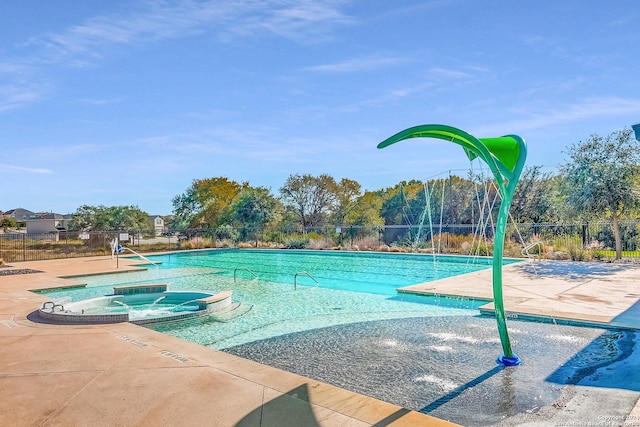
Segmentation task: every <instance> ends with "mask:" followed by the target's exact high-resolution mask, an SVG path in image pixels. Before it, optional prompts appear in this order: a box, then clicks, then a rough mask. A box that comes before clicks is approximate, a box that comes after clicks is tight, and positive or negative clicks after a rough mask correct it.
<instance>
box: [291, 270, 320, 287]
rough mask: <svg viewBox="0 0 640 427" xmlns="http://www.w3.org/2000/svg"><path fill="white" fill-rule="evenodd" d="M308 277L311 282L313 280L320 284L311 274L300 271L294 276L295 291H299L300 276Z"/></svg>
mask: <svg viewBox="0 0 640 427" xmlns="http://www.w3.org/2000/svg"><path fill="white" fill-rule="evenodd" d="M300 275H302V276H307V277H309V278H311V280H313V281H314V282H316V283H320V282H318V281H317V280H316V278H315V277H313V276H312V275H311V274H309V273H307V272H306V271H299V272H297V273H296V274H295V276H293V289H294V290H296V289H298V276H300Z"/></svg>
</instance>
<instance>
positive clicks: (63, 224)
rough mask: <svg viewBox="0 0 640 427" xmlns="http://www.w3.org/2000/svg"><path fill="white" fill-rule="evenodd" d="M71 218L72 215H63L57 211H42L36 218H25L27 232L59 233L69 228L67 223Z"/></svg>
mask: <svg viewBox="0 0 640 427" xmlns="http://www.w3.org/2000/svg"><path fill="white" fill-rule="evenodd" d="M70 220H71V215H61V214H57V213H40V214H36V215H35V218H33V219H28V220H25V222H26V224H27V233H29V234H31V233H33V234H43V233H58V232H60V231H66V230H67V223H68V222H69V221H70Z"/></svg>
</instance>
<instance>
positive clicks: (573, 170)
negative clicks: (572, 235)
mask: <svg viewBox="0 0 640 427" xmlns="http://www.w3.org/2000/svg"><path fill="white" fill-rule="evenodd" d="M639 148H640V147H639V144H638V142H637V141H636V140H635V139H634V138H632V131H631V129H627V130H624V131H619V132H613V133H611V134H609V135H608V136H607V137H605V138H602V137H600V136H598V135H592V136H591V137H590V138H589V139H588V140H586V141H584V142H579V143H577V144H573V145H572V146H571V147H570V148H569V156H570V158H571V160H570V161H569V162H568V163H567V164H566V165H564V167H563V172H564V176H565V186H564V189H565V192H566V194H567V202H568V203H569V205H570V206H571V207H572V208H573V210H574V212H577V213H580V214H581V215H584V216H585V217H587V218H588V217H601V216H603V215H607V216H610V217H611V218H612V219H613V232H614V236H615V242H616V253H617V255H616V257H617V258H621V257H622V253H621V252H622V243H621V237H620V228H619V222H620V219H621V217H622V215H624V214H625V213H628V212H631V211H633V210H634V209H636V208H637V207H638V206H639V205H640V195H639V194H638V190H637V183H638V179H639V178H640V169H639V168H638V163H639V162H640V150H639Z"/></svg>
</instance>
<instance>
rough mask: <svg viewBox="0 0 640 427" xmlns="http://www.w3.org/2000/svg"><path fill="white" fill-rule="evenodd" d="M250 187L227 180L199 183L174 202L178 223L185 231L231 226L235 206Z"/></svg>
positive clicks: (205, 180)
mask: <svg viewBox="0 0 640 427" xmlns="http://www.w3.org/2000/svg"><path fill="white" fill-rule="evenodd" d="M247 187H248V184H247V183H243V184H239V183H237V182H235V181H231V180H229V179H228V178H225V177H216V178H207V179H195V180H193V182H192V183H191V186H190V187H189V188H188V189H187V190H186V191H185V192H184V193H182V194H179V195H177V196H175V197H174V198H173V199H172V201H171V202H172V204H173V212H174V215H175V222H176V223H177V224H179V225H180V226H181V227H182V228H207V227H208V228H216V227H218V226H220V225H222V224H225V223H228V222H230V220H231V218H232V215H233V210H232V208H231V205H232V203H233V202H234V201H235V199H236V197H237V196H238V194H239V193H240V191H241V190H242V189H244V188H247Z"/></svg>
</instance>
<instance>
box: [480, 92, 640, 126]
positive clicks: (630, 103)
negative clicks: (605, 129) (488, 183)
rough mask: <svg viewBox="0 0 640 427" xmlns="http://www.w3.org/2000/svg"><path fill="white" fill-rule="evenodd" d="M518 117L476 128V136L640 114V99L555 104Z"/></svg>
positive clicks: (591, 100)
mask: <svg viewBox="0 0 640 427" xmlns="http://www.w3.org/2000/svg"><path fill="white" fill-rule="evenodd" d="M516 114H517V115H520V116H523V115H524V116H525V117H522V118H519V119H513V120H509V121H507V122H502V123H499V124H496V125H491V126H486V127H482V128H478V129H475V130H474V131H475V132H477V133H478V134H483V135H484V134H487V135H488V134H494V133H504V132H505V130H507V131H509V129H517V130H518V131H519V132H524V131H531V130H544V129H548V128H549V127H551V126H557V125H562V124H566V123H574V122H579V121H584V120H591V119H598V118H605V117H612V116H613V117H615V116H624V115H634V114H640V100H637V99H625V98H616V97H609V98H586V99H584V100H582V101H580V102H576V103H573V104H564V105H557V106H555V107H554V108H548V109H539V110H528V111H526V110H517V111H516Z"/></svg>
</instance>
